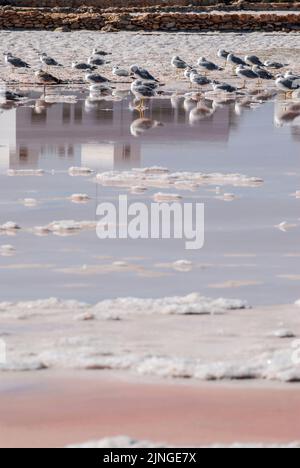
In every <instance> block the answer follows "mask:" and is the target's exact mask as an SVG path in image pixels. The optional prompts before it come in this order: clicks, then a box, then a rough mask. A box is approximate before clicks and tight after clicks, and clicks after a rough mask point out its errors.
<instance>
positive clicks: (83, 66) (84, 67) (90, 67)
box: [72, 62, 97, 70]
mask: <svg viewBox="0 0 300 468" xmlns="http://www.w3.org/2000/svg"><path fill="white" fill-rule="evenodd" d="M72 68H73V69H74V70H96V68H97V67H95V66H93V65H90V64H89V63H85V62H72Z"/></svg>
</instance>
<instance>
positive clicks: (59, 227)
mask: <svg viewBox="0 0 300 468" xmlns="http://www.w3.org/2000/svg"><path fill="white" fill-rule="evenodd" d="M96 226H97V223H96V222H95V221H74V220H62V221H53V222H52V223H50V224H47V225H46V226H36V227H35V228H34V231H35V233H36V234H38V235H46V234H49V233H52V234H55V235H58V236H59V235H62V236H65V235H72V234H76V233H78V232H80V231H84V230H92V229H96Z"/></svg>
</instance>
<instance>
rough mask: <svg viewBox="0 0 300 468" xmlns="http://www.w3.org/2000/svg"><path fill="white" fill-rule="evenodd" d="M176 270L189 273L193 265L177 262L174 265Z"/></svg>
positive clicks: (182, 261) (187, 262)
mask: <svg viewBox="0 0 300 468" xmlns="http://www.w3.org/2000/svg"><path fill="white" fill-rule="evenodd" d="M173 268H174V270H177V271H182V272H188V271H191V270H192V268H193V263H192V262H189V261H187V260H177V261H176V262H174V263H173Z"/></svg>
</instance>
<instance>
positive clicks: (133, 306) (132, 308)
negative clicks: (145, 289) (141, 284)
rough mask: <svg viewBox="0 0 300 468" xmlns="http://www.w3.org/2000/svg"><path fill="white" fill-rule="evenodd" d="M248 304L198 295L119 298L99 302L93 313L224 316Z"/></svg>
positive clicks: (112, 314)
mask: <svg viewBox="0 0 300 468" xmlns="http://www.w3.org/2000/svg"><path fill="white" fill-rule="evenodd" d="M248 307H249V306H248V304H247V302H245V301H241V300H238V299H223V298H219V299H210V298H207V297H204V296H201V295H199V294H197V293H193V294H189V295H187V296H178V297H177V296H175V297H164V298H161V299H139V298H132V297H127V298H118V299H112V300H106V301H102V302H99V303H98V304H96V305H95V306H94V307H93V312H94V313H97V314H100V316H104V317H106V318H107V317H110V316H116V315H117V316H121V315H139V314H143V315H144V314H148V315H155V314H166V315H169V314H170V315H193V314H194V315H201V314H219V313H220V314H222V313H225V312H226V311H227V310H236V309H246V308H248Z"/></svg>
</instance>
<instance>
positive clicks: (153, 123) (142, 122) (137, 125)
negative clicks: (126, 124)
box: [130, 118, 163, 137]
mask: <svg viewBox="0 0 300 468" xmlns="http://www.w3.org/2000/svg"><path fill="white" fill-rule="evenodd" d="M156 127H163V123H162V122H158V121H157V120H151V119H146V118H140V119H136V120H134V121H133V122H132V124H131V126H130V133H131V135H133V136H135V137H138V136H140V135H142V134H143V133H145V132H147V131H149V130H151V129H152V128H156Z"/></svg>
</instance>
